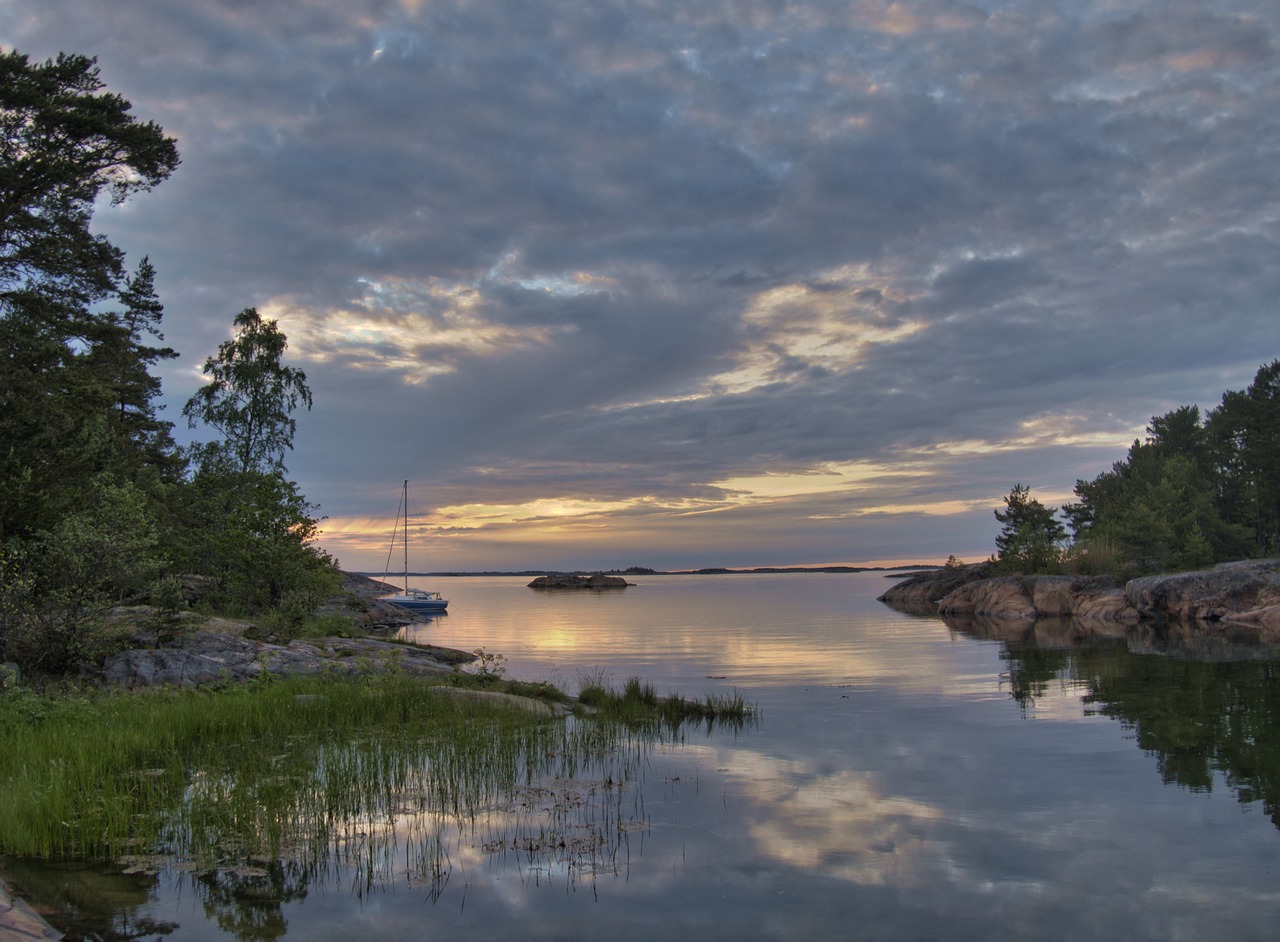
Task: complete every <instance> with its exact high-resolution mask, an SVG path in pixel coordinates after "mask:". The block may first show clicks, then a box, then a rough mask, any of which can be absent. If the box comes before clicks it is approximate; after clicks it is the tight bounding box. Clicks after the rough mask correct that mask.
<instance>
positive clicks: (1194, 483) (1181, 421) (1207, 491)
mask: <svg viewBox="0 0 1280 942" xmlns="http://www.w3.org/2000/svg"><path fill="white" fill-rule="evenodd" d="M1075 493H1076V497H1077V501H1076V502H1074V503H1069V504H1067V505H1066V506H1065V507H1063V508H1062V510H1063V513H1064V515H1065V516H1066V518H1067V521H1068V522H1069V524H1070V526H1071V529H1072V531H1073V534H1074V536H1075V544H1074V546H1073V547H1072V548H1071V551H1070V553H1069V556H1070V559H1071V563H1072V565H1073V566H1074V567H1075V568H1077V569H1079V570H1080V571H1084V572H1101V571H1109V572H1112V573H1115V574H1120V575H1124V576H1132V575H1138V574H1142V573H1148V572H1157V571H1178V570H1186V569H1195V568H1200V567H1204V566H1208V565H1212V564H1213V563H1217V562H1222V561H1226V560H1231V559H1239V558H1242V557H1247V556H1253V555H1273V554H1275V553H1277V552H1280V361H1273V362H1272V363H1271V364H1269V365H1265V366H1263V367H1261V368H1260V369H1259V371H1258V373H1257V376H1256V377H1255V379H1254V381H1253V383H1252V385H1250V387H1249V388H1248V389H1247V390H1244V391H1234V392H1232V391H1229V392H1227V393H1225V394H1224V395H1223V397H1222V403H1221V405H1220V406H1219V407H1218V408H1216V409H1214V410H1212V411H1210V412H1209V414H1208V415H1207V416H1206V417H1205V418H1204V419H1203V420H1202V419H1201V415H1200V410H1199V409H1198V408H1197V407H1196V406H1182V407H1180V408H1178V409H1174V410H1173V411H1171V412H1169V413H1166V414H1165V415H1162V416H1154V417H1153V418H1152V419H1151V424H1150V425H1149V426H1148V427H1147V438H1146V440H1145V441H1142V442H1138V441H1135V442H1134V443H1133V446H1132V447H1131V448H1130V449H1129V453H1128V455H1127V456H1126V459H1125V460H1124V461H1121V462H1117V463H1115V464H1114V465H1112V467H1111V469H1110V470H1109V471H1105V472H1103V473H1102V474H1100V475H1098V476H1097V477H1096V478H1094V479H1093V480H1091V481H1084V480H1081V481H1077V482H1076V488H1075Z"/></svg>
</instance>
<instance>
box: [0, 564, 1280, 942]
mask: <svg viewBox="0 0 1280 942" xmlns="http://www.w3.org/2000/svg"><path fill="white" fill-rule="evenodd" d="M437 581H438V580H437ZM883 585H884V580H882V579H880V578H879V577H811V576H810V577H800V578H791V577H787V576H777V577H762V578H758V579H757V578H741V579H740V578H737V577H721V578H719V579H718V580H717V579H716V577H710V578H709V579H704V580H696V579H694V580H685V581H680V580H678V579H671V580H667V581H665V582H664V581H660V580H659V581H655V582H653V583H651V584H649V585H645V586H642V587H639V588H638V589H637V590H635V591H633V590H631V589H628V590H627V594H626V595H621V594H620V595H617V596H612V597H606V598H601V597H594V598H564V597H562V598H559V599H557V598H553V597H547V596H545V595H543V596H538V595H536V594H535V593H533V592H532V591H531V590H525V589H524V588H523V585H516V584H514V583H513V584H510V585H508V584H507V583H503V582H501V581H489V582H486V581H485V580H472V581H466V580H456V582H455V583H451V584H450V585H448V586H447V594H448V595H449V597H450V599H451V603H452V604H451V611H450V615H449V617H448V619H439V620H437V621H435V622H433V623H432V624H430V625H429V626H426V627H424V628H423V636H424V640H427V641H430V642H433V643H438V644H445V645H449V646H452V647H459V648H464V649H468V650H474V648H476V647H477V646H483V647H484V648H485V650H487V651H491V652H500V653H502V654H504V655H505V656H506V657H507V659H508V664H509V665H510V668H511V672H512V674H514V675H516V676H519V677H521V679H528V680H538V679H543V678H546V677H548V676H550V675H552V674H553V672H555V671H558V672H559V678H558V679H559V680H560V681H561V682H566V681H567V684H566V685H567V686H569V687H571V688H572V686H573V678H574V676H575V673H576V672H578V671H583V672H585V673H588V674H589V673H593V672H595V671H597V670H603V671H605V672H606V673H608V674H609V675H610V676H611V677H612V678H613V679H614V680H622V679H624V678H626V677H627V676H630V675H632V674H637V675H640V676H642V677H644V678H645V679H646V680H649V681H652V682H653V683H654V684H655V685H657V686H658V688H659V690H660V691H667V690H677V691H680V692H682V693H686V694H689V695H693V696H700V695H702V694H703V693H705V692H723V691H725V690H726V689H730V688H736V689H738V690H740V691H741V692H742V693H744V695H745V696H746V698H747V699H748V700H749V701H751V702H755V703H759V704H760V705H761V706H762V708H763V721H762V723H761V724H760V726H759V728H750V729H747V730H744V731H733V730H724V729H707V730H703V729H699V730H697V731H696V732H694V731H691V730H686V731H685V735H684V736H683V738H682V739H680V740H678V741H672V740H669V739H668V740H663V741H661V742H658V743H655V744H653V745H652V746H651V748H649V749H648V750H647V751H646V752H645V753H644V754H643V756H642V757H640V760H639V761H637V762H636V763H634V765H633V769H634V772H633V774H630V775H621V774H617V773H611V772H610V771H609V770H608V769H605V768H603V767H601V768H594V769H587V770H585V771H584V770H581V769H576V770H573V772H572V773H568V772H566V773H564V774H559V773H557V774H554V775H550V776H547V777H544V778H542V779H539V780H537V781H529V782H521V783H520V785H519V787H518V788H515V789H513V790H511V791H510V792H508V793H505V794H503V795H501V796H493V797H492V798H490V799H489V800H488V801H487V802H486V803H485V805H484V807H483V808H482V809H481V810H480V811H479V812H478V813H477V814H475V815H468V816H463V817H456V816H449V815H435V816H432V815H429V814H424V813H423V812H422V810H421V809H419V808H416V807H414V806H413V805H412V803H411V802H406V801H398V802H393V803H391V804H389V805H388V807H389V808H391V810H392V813H391V815H390V816H389V817H387V818H386V819H385V821H384V822H383V824H382V825H381V826H380V827H376V826H374V824H373V822H365V823H361V824H360V826H358V827H353V828H351V829H349V830H347V831H344V832H343V835H342V838H341V841H340V842H338V843H337V844H332V845H330V850H331V851H332V853H331V854H330V855H329V856H328V857H326V858H325V859H326V860H327V861H328V862H327V863H325V864H324V865H321V864H320V863H318V862H314V861H313V863H312V864H311V865H309V867H307V868H302V869H296V868H295V869H291V868H290V867H289V866H286V865H282V866H281V868H280V869H279V870H273V869H272V868H271V867H270V866H267V865H265V864H258V863H255V862H253V861H248V862H246V863H247V866H246V867H244V868H242V869H240V870H239V871H236V870H234V868H230V867H224V868H223V869H221V870H218V871H216V872H214V871H210V872H205V873H203V874H199V875H197V874H193V873H188V872H162V873H159V874H152V875H149V876H148V875H117V877H116V879H118V880H120V881H121V887H122V888H123V891H124V892H125V893H126V895H121V896H119V897H117V900H118V908H117V909H115V910H114V912H115V915H114V917H112V918H113V919H114V920H115V922H114V923H113V928H112V930H111V931H113V932H117V933H121V934H120V935H119V936H118V937H119V938H140V937H142V935H143V934H142V933H141V932H139V931H137V929H138V927H140V926H142V925H144V924H145V923H146V921H148V920H149V921H150V924H152V925H154V926H155V928H156V931H155V935H157V936H158V935H164V934H165V932H166V931H168V934H169V937H170V938H171V940H172V942H186V940H199V942H204V940H205V939H214V938H217V939H225V938H227V937H229V936H232V935H234V936H236V937H237V938H243V939H246V940H248V939H268V938H269V939H278V938H280V937H281V936H282V935H287V934H294V935H295V936H297V937H298V938H306V939H307V940H308V942H313V940H314V942H329V940H335V942H339V940H340V942H350V939H351V937H352V935H353V934H357V933H366V934H369V935H376V936H378V937H379V938H392V939H417V938H423V937H445V936H448V937H455V938H466V939H468V940H477V939H480V940H498V942H509V940H510V939H511V938H512V937H514V936H517V935H518V936H519V937H520V938H522V939H530V940H538V939H564V938H589V937H607V938H610V939H612V940H615V942H630V940H636V942H649V940H652V939H653V938H655V937H666V936H669V935H677V936H689V937H695V936H696V937H697V938H698V939H700V940H715V939H725V940H736V939H740V938H773V939H791V938H803V937H812V938H835V937H843V936H846V935H848V934H849V932H850V931H851V928H850V927H851V926H853V927H868V926H869V927H873V928H871V929H869V930H867V931H869V932H871V933H872V934H874V935H875V936H876V937H877V938H884V939H921V938H948V939H975V940H976V939H982V940H984V942H990V940H1001V939H1009V940H1013V939H1023V938H1033V937H1034V938H1037V939H1043V940H1050V939H1052V940H1063V942H1065V940H1074V939H1079V938H1177V937H1180V938H1208V937H1219V938H1222V937H1227V938H1233V939H1241V938H1259V939H1262V938H1270V937H1272V936H1273V934H1274V916H1275V913H1276V911H1277V909H1276V907H1277V897H1276V895H1275V889H1274V878H1273V875H1272V873H1271V872H1270V869H1269V868H1271V867H1272V866H1273V865H1274V861H1275V860H1276V859H1278V858H1277V855H1278V854H1280V830H1277V827H1276V826H1269V825H1271V824H1272V823H1273V822H1276V813H1275V808H1276V805H1277V793H1276V790H1275V783H1276V782H1277V780H1278V779H1280V770H1278V769H1277V755H1276V747H1277V746H1280V736H1277V732H1280V730H1277V729H1276V725H1277V723H1278V722H1280V718H1278V717H1277V712H1278V711H1280V704H1278V703H1277V694H1276V693H1274V687H1275V677H1274V675H1273V672H1274V669H1275V668H1274V664H1273V663H1272V662H1269V661H1267V660H1265V659H1263V658H1261V657H1260V656H1259V655H1258V653H1257V652H1256V651H1253V652H1246V651H1241V652H1237V653H1236V655H1235V660H1232V661H1228V660H1225V659H1224V657H1223V656H1222V651H1223V650H1224V649H1223V648H1222V647H1221V646H1220V645H1218V646H1216V648H1215V650H1217V651H1218V655H1219V656H1218V657H1217V659H1215V660H1213V661H1211V662H1205V661H1194V660H1191V659H1188V658H1185V657H1178V658H1175V657H1170V656H1167V655H1165V654H1160V655H1156V654H1153V653H1152V652H1154V651H1170V650H1184V651H1185V650H1187V649H1188V645H1187V644H1186V643H1184V639H1179V638H1178V637H1176V636H1174V637H1170V636H1169V635H1168V634H1167V633H1166V635H1164V636H1160V635H1158V634H1156V633H1145V634H1144V633H1141V632H1138V633H1132V634H1130V635H1129V636H1128V637H1126V638H1119V639H1116V640H1115V641H1113V642H1108V643H1099V642H1097V641H1096V640H1088V639H1086V637H1085V634H1086V633H1085V632H1083V631H1082V630H1080V626H1076V625H1072V624H1071V623H1068V622H1060V623H1050V622H1043V623H1042V622H1036V623H1021V624H1014V625H1009V624H1004V625H996V624H994V623H992V624H981V623H969V624H961V623H957V622H952V623H951V624H944V623H943V622H942V621H941V620H939V619H938V617H937V616H936V615H933V614H929V615H921V616H920V617H913V616H907V615H903V614H901V613H897V612H893V611H891V610H888V609H886V608H884V607H883V606H881V605H879V603H875V602H874V597H875V594H877V593H878V592H879V591H881V590H882V589H883ZM1246 654H1247V656H1245V655H1246ZM1148 756H1150V757H1151V758H1148ZM1162 782H1164V783H1167V784H1168V785H1170V786H1172V787H1165V786H1164V785H1162ZM1237 802H1240V803H1244V804H1245V805H1246V806H1247V807H1250V808H1254V807H1256V808H1262V809H1265V810H1266V813H1267V815H1268V816H1269V820H1267V819H1264V818H1263V817H1262V816H1261V815H1259V814H1254V815H1252V816H1249V815H1241V814H1240V805H1239V804H1238V803H1237ZM251 868H257V869H251ZM0 870H5V871H9V870H10V866H9V865H8V864H0ZM14 882H15V883H16V882H23V883H28V882H29V881H27V880H26V879H25V877H24V878H23V879H22V880H21V881H19V880H18V879H15V881H14ZM56 884H57V878H55V879H52V880H51V881H50V883H49V886H50V887H51V889H50V890H49V892H50V894H51V895H50V896H49V898H51V899H52V898H55V896H56V893H54V890H55V889H56ZM127 894H133V895H131V896H130V895H127ZM59 900H60V901H59V903H58V905H59V906H62V905H69V904H67V903H66V900H65V899H64V898H59ZM61 925H62V924H61V923H60V926H61ZM169 926H172V927H176V928H172V929H168V930H166V927H169ZM100 931H101V930H100ZM852 931H855V932H856V931H859V930H856V929H855V930H852ZM127 932H134V933H135V934H134V935H127V934H124V933H127ZM85 937H91V938H103V939H105V938H110V937H112V936H109V935H106V934H98V935H93V936H88V935H86V936H85Z"/></svg>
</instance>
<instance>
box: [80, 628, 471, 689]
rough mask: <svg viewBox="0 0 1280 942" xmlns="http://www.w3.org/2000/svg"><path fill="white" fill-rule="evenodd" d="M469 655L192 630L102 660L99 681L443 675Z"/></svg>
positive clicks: (152, 683) (193, 683)
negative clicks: (395, 673) (175, 638)
mask: <svg viewBox="0 0 1280 942" xmlns="http://www.w3.org/2000/svg"><path fill="white" fill-rule="evenodd" d="M473 659H474V658H473V656H472V655H470V654H467V653H465V652H462V651H455V650H453V649H451V648H439V647H434V646H423V645H408V644H397V643H394V642H390V641H377V640H374V639H372V638H322V639H318V640H308V641H291V642H290V643H289V644H286V645H279V644H267V643H265V642H261V641H251V640H249V639H248V638H244V637H237V636H235V635H232V634H223V633H219V632H215V631H204V630H200V631H193V632H191V633H190V634H189V635H186V636H185V637H183V638H181V639H180V640H179V641H176V642H174V643H173V644H171V645H164V646H157V647H146V648H134V649H131V650H128V651H122V652H120V653H119V654H115V655H113V656H112V657H110V658H108V659H107V661H106V663H105V664H104V665H103V669H102V675H101V680H102V682H103V683H104V684H107V685H109V686H114V687H129V688H135V687H157V686H173V687H198V686H202V685H205V684H213V683H226V682H240V681H246V680H253V679H254V678H257V677H261V676H262V675H264V674H268V675H273V676H276V677H297V676H318V675H326V674H329V675H338V676H348V677H353V676H357V675H359V674H366V673H376V672H385V671H389V670H399V671H403V672H405V673H408V674H415V675H422V674H440V673H448V672H450V671H452V670H453V668H454V667H455V666H456V665H458V664H464V663H468V662H470V661H471V660H473Z"/></svg>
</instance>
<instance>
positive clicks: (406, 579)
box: [400, 478, 409, 595]
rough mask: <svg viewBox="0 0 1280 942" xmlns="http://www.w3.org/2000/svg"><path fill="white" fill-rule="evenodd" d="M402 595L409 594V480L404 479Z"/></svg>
mask: <svg viewBox="0 0 1280 942" xmlns="http://www.w3.org/2000/svg"><path fill="white" fill-rule="evenodd" d="M400 499H401V500H402V501H403V502H404V594H405V595H408V594H409V479H408V478H405V482H404V496H402V497H401V498H400Z"/></svg>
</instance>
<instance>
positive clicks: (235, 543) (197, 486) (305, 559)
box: [174, 452, 339, 637]
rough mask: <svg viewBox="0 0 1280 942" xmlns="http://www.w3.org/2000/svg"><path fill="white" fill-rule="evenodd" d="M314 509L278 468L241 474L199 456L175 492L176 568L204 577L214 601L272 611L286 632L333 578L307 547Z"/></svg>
mask: <svg viewBox="0 0 1280 942" xmlns="http://www.w3.org/2000/svg"><path fill="white" fill-rule="evenodd" d="M214 454H217V453H216V452H215V453H214ZM314 513H315V507H314V506H313V505H312V504H310V503H309V502H308V501H307V500H306V498H305V497H303V496H302V494H301V493H300V492H299V491H298V486H297V484H295V483H294V482H292V481H288V480H286V479H285V478H284V476H283V475H282V474H280V473H279V472H278V471H272V472H263V471H249V472H244V473H241V472H239V471H236V470H234V469H232V468H229V467H228V466H227V465H226V464H225V463H223V462H219V461H216V460H215V461H208V460H207V461H206V462H205V463H204V465H203V466H202V467H201V468H200V470H199V471H197V473H196V474H195V476H194V477H193V478H192V480H191V482H190V484H189V485H188V486H187V487H185V488H183V489H182V491H181V492H180V494H179V495H178V496H177V505H176V507H175V518H176V522H175V530H176V537H175V539H174V549H175V553H177V554H178V560H177V561H178V566H179V570H180V571H182V572H187V573H194V574H198V575H203V576H209V577H211V579H212V591H211V593H210V597H209V601H210V603H211V604H213V605H214V606H215V607H217V608H222V609H226V610H228V611H232V612H235V613H237V614H241V615H257V614H261V613H264V612H271V611H274V612H276V613H277V614H278V617H279V619H280V622H279V624H277V625H276V626H275V629H276V631H275V633H276V634H277V635H279V636H289V637H293V636H295V635H296V634H297V632H298V631H300V630H301V628H302V625H303V622H304V620H305V619H306V617H307V616H308V615H309V614H310V613H311V612H313V611H315V609H316V607H317V606H318V605H319V604H320V603H321V602H323V601H324V600H325V599H326V598H328V597H329V596H331V595H333V594H335V593H336V591H337V589H338V584H339V579H338V574H337V571H336V569H335V568H334V566H333V562H332V560H331V559H330V558H329V557H328V556H327V555H326V554H324V553H323V552H321V551H320V550H319V549H317V548H316V547H315V546H314V541H315V538H316V536H317V534H318V532H319V521H318V520H317V519H316V517H315V516H314Z"/></svg>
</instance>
